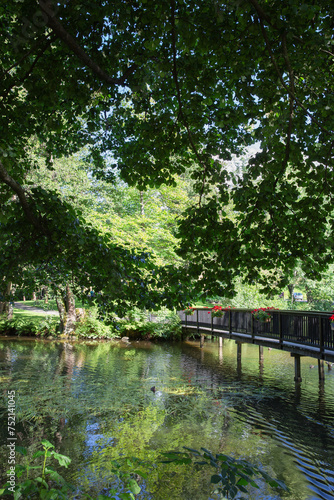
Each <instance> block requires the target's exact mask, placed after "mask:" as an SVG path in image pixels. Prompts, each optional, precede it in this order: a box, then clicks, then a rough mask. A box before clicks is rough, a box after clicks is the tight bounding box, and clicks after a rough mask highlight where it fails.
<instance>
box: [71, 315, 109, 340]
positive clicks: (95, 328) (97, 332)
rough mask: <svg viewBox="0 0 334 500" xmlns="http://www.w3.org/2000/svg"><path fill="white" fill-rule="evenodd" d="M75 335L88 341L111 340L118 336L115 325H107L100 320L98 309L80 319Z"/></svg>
mask: <svg viewBox="0 0 334 500" xmlns="http://www.w3.org/2000/svg"><path fill="white" fill-rule="evenodd" d="M75 334H76V335H77V336H78V337H84V338H86V339H110V338H114V337H116V336H117V335H118V332H117V331H116V330H115V328H114V327H113V325H110V324H109V325H107V324H106V323H104V322H103V321H101V320H100V319H99V318H98V309H97V308H96V307H92V308H91V309H89V310H86V314H85V315H84V316H83V317H82V318H80V320H79V321H78V322H77V323H76V326H75Z"/></svg>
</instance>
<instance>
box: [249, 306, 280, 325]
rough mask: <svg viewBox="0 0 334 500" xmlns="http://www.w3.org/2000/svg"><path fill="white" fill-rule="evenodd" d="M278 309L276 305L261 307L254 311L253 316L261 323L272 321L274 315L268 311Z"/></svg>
mask: <svg viewBox="0 0 334 500" xmlns="http://www.w3.org/2000/svg"><path fill="white" fill-rule="evenodd" d="M273 310H274V311H277V309H276V308H275V307H260V308H259V309H254V310H253V311H252V314H253V318H254V319H255V320H256V321H259V322H260V323H270V321H271V318H272V315H271V314H270V313H269V312H268V311H273Z"/></svg>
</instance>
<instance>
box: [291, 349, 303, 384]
mask: <svg viewBox="0 0 334 500" xmlns="http://www.w3.org/2000/svg"><path fill="white" fill-rule="evenodd" d="M291 356H292V357H293V358H295V382H301V381H302V377H301V371H300V358H301V356H300V354H295V353H294V352H292V353H291Z"/></svg>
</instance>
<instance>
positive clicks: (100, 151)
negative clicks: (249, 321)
mask: <svg viewBox="0 0 334 500" xmlns="http://www.w3.org/2000/svg"><path fill="white" fill-rule="evenodd" d="M0 15H1V20H2V23H1V27H0V30H1V40H2V43H1V47H0V60H1V72H2V78H1V82H0V110H1V113H0V127H1V130H2V135H1V138H0V182H1V185H0V198H1V214H0V215H1V218H0V224H1V236H0V238H1V241H0V244H1V250H2V256H3V259H2V261H1V263H0V272H1V276H2V278H3V282H4V283H8V282H9V281H11V280H12V281H14V282H15V283H18V282H19V281H20V279H21V277H22V275H24V273H25V270H26V266H27V263H29V264H30V265H33V266H43V268H44V270H45V266H47V267H48V269H47V273H48V275H51V277H50V278H49V279H50V280H51V281H52V280H53V281H57V279H56V278H57V277H58V278H59V280H60V281H61V282H62V283H64V282H65V281H66V279H68V278H69V277H70V278H71V281H72V282H73V284H74V285H75V286H76V287H77V288H78V289H79V288H82V287H84V288H89V287H91V286H93V287H94V288H95V289H96V290H99V291H101V292H103V297H104V298H103V300H102V302H104V303H105V304H108V307H111V308H114V309H119V310H122V309H123V310H125V309H126V308H127V307H128V306H129V302H131V303H136V304H141V305H144V306H147V307H148V308H149V309H151V308H152V307H156V306H157V305H158V304H159V303H162V304H165V305H171V304H174V305H176V304H182V303H185V302H186V300H187V297H188V292H189V293H192V294H197V293H201V292H203V291H204V292H205V291H208V290H210V291H211V292H212V293H217V294H220V295H224V294H228V293H231V290H232V289H233V283H234V279H235V277H236V276H238V275H239V274H240V273H242V274H243V275H245V277H246V278H247V279H248V280H249V281H258V282H260V283H262V284H263V285H265V286H266V287H267V290H269V289H271V288H272V286H273V285H275V286H277V287H279V286H281V285H285V284H288V282H289V273H290V272H291V270H292V269H294V267H295V265H296V262H297V261H298V260H300V261H301V263H302V264H301V266H302V268H303V272H306V273H307V275H308V277H309V278H312V279H313V280H314V279H316V278H318V277H319V276H320V272H321V271H322V270H323V269H324V268H325V266H326V265H327V264H328V263H329V262H330V261H331V260H332V258H333V257H332V256H333V254H334V253H333V251H332V250H333V225H334V224H333V221H334V218H333V215H332V214H333V212H332V193H333V189H334V173H333V144H334V137H333V120H334V118H333V112H332V108H333V102H334V101H333V95H334V94H333V81H334V80H333V67H334V64H333V61H334V54H333V43H334V39H333V24H334V21H333V19H334V12H333V6H332V5H331V4H330V3H329V2H327V1H326V0H320V1H318V2H317V3H316V4H315V3H314V2H311V1H310V0H307V1H306V2H304V3H302V4H301V3H300V2H299V1H297V0H292V1H289V2H288V3H286V2H282V0H268V1H261V2H258V0H247V1H245V2H242V3H240V2H234V1H217V2H212V1H211V0H210V1H209V0H195V1H192V2H188V1H186V0H171V1H170V0H169V1H167V0H163V1H161V2H150V1H149V2H146V1H142V2H141V1H134V2H131V3H129V2H128V1H125V0H116V1H115V2H112V3H106V2H102V3H96V2H93V3H92V2H89V1H88V0H84V1H82V2H80V3H79V4H78V3H77V2H66V1H65V0H61V1H58V2H57V1H54V2H51V1H44V0H39V1H38V2H37V1H36V0H26V1H24V2H7V3H5V4H3V5H1V6H0ZM36 144H40V145H41V146H40V147H41V149H42V153H43V155H44V157H45V158H46V162H47V165H48V168H50V169H52V165H53V161H54V160H55V159H57V158H60V157H62V156H69V155H71V154H73V153H76V152H78V151H80V150H81V148H82V147H84V146H85V147H87V148H88V157H87V161H88V162H89V170H90V173H91V174H92V175H94V176H96V177H98V178H99V179H105V180H107V181H109V182H114V181H115V179H116V178H117V175H118V173H119V175H120V176H121V178H122V179H123V180H125V181H126V182H127V183H128V184H130V185H136V186H137V187H138V188H139V190H140V191H144V190H146V189H147V188H148V187H152V186H159V185H161V184H169V185H174V184H175V175H181V174H185V173H186V174H187V176H189V177H190V178H191V179H192V182H193V186H194V190H195V192H196V195H197V196H196V199H195V200H194V201H193V203H192V206H190V207H188V208H187V209H186V210H185V212H184V215H183V217H182V219H181V220H180V223H179V232H178V235H179V237H180V238H181V245H180V250H179V255H180V256H181V257H182V258H183V259H184V262H187V265H186V267H185V266H184V265H183V264H182V265H181V264H179V265H178V266H177V268H176V269H174V268H173V267H168V266H165V265H164V266H162V267H161V266H160V263H159V265H158V264H157V262H155V261H154V259H153V260H152V259H151V258H150V255H149V252H148V253H145V252H144V253H143V252H142V251H138V250H137V249H136V250H134V249H133V248H131V247H130V248H129V249H124V248H123V247H122V246H121V245H119V243H118V241H117V238H116V240H115V238H114V239H113V238H112V237H109V236H108V235H106V234H105V233H103V234H101V232H100V230H99V228H97V227H96V226H95V225H94V223H93V222H92V221H91V220H89V221H88V220H87V219H85V218H84V217H82V216H81V215H80V213H79V211H78V207H77V206H76V205H75V203H72V202H69V201H66V200H64V199H61V197H60V196H59V194H58V193H57V192H56V191H55V190H51V189H50V188H48V189H44V188H42V187H41V184H37V185H34V186H32V187H31V189H29V190H28V189H26V188H23V187H22V185H23V184H24V183H25V180H26V178H27V174H28V173H29V172H30V171H31V169H32V168H33V166H34V164H35V159H34V156H33V155H31V154H30V149H31V147H32V146H35V145H36ZM251 146H252V147H253V149H246V150H245V148H249V147H251ZM245 153H247V155H246V156H245V160H244V165H243V168H242V170H241V172H240V175H237V171H236V170H235V169H233V165H232V166H231V164H230V163H229V162H230V160H231V159H232V158H233V155H237V156H238V157H239V158H240V157H241V156H242V155H243V154H245ZM115 167H116V168H117V172H116V171H115ZM69 168H70V167H69ZM227 206H229V207H231V206H232V207H233V217H231V216H230V213H228V212H227V210H226V207H227ZM112 231H113V229H112ZM174 267H175V266H174ZM262 270H266V272H265V273H262V272H261V271H262ZM278 271H279V272H278ZM277 276H279V279H278V278H277ZM1 293H2V294H4V292H3V291H2V292H1Z"/></svg>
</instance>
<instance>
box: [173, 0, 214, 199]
mask: <svg viewBox="0 0 334 500" xmlns="http://www.w3.org/2000/svg"><path fill="white" fill-rule="evenodd" d="M171 7H172V13H171V25H172V50H173V70H172V71H173V79H174V83H175V88H176V97H177V102H178V105H179V114H178V116H179V117H180V118H181V121H182V123H183V125H184V126H185V128H186V130H187V134H188V138H189V142H190V146H191V149H192V150H193V152H194V153H195V156H196V158H197V161H198V163H199V164H200V165H202V167H203V183H202V189H201V192H200V196H199V202H198V204H199V206H201V201H202V196H203V193H204V187H205V176H206V171H207V165H206V164H205V163H203V161H202V159H201V157H200V154H199V152H198V150H197V148H196V145H195V143H194V140H193V137H192V134H191V131H190V128H189V125H188V122H187V119H186V117H185V115H184V113H183V104H182V98H181V90H180V86H179V80H178V74H177V64H176V59H177V58H176V35H175V32H176V28H175V0H171Z"/></svg>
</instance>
